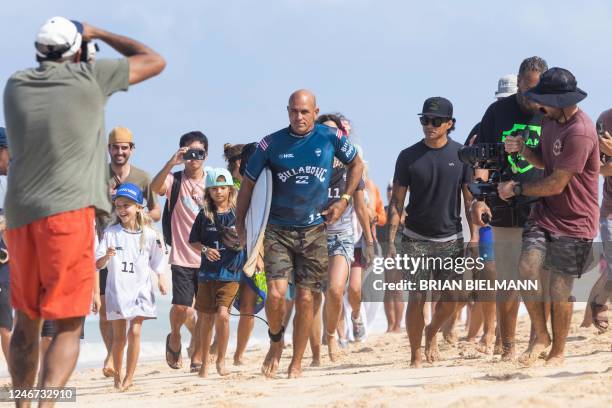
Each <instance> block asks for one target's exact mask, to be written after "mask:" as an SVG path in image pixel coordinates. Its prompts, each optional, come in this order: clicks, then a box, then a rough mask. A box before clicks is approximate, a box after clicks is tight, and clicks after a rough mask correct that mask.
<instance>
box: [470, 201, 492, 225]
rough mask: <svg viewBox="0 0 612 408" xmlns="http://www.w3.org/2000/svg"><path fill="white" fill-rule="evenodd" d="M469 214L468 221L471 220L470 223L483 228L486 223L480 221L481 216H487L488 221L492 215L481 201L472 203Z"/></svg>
mask: <svg viewBox="0 0 612 408" xmlns="http://www.w3.org/2000/svg"><path fill="white" fill-rule="evenodd" d="M470 213H471V217H470V219H471V220H472V223H475V224H476V225H478V226H479V227H484V226H485V225H487V223H485V222H484V221H483V219H482V218H483V217H482V216H483V215H484V214H487V215H488V216H489V219H491V218H493V215H492V214H491V209H490V208H489V206H488V205H487V203H485V202H484V201H481V200H474V201H472V205H471V209H470Z"/></svg>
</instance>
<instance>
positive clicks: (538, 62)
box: [518, 56, 548, 76]
mask: <svg viewBox="0 0 612 408" xmlns="http://www.w3.org/2000/svg"><path fill="white" fill-rule="evenodd" d="M547 70H548V64H547V63H546V61H545V60H544V59H543V58H540V57H535V56H534V57H529V58H525V59H524V60H523V62H521V66H520V67H519V71H518V74H519V76H523V75H525V74H526V73H527V72H528V71H535V72H539V73H540V74H541V73H542V72H544V71H547Z"/></svg>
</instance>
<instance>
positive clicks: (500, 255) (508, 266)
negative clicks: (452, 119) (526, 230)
mask: <svg viewBox="0 0 612 408" xmlns="http://www.w3.org/2000/svg"><path fill="white" fill-rule="evenodd" d="M547 69H548V67H547V65H546V61H544V60H543V59H542V58H539V57H530V58H527V59H525V60H523V62H522V63H521V65H520V67H519V73H518V77H517V85H518V90H517V93H516V94H514V95H511V96H508V97H506V98H503V99H500V100H498V101H496V102H493V103H492V104H491V105H490V106H489V108H488V109H487V111H486V112H485V114H484V116H483V118H482V122H481V126H480V134H479V135H478V137H477V139H476V141H475V143H501V142H503V141H504V140H505V139H506V137H507V136H509V135H514V134H523V132H524V131H525V129H526V128H527V129H528V131H529V139H528V142H527V143H528V144H529V145H532V146H537V145H538V143H539V138H540V132H541V123H542V115H541V114H540V113H539V112H538V110H537V108H536V107H535V105H534V104H533V103H531V102H529V101H528V100H527V99H526V98H525V96H524V94H525V92H526V91H527V90H529V89H530V88H532V87H534V86H535V85H536V84H537V83H538V81H539V78H540V75H541V74H542V72H544V71H546V70H547ZM507 160H508V162H509V163H510V165H511V166H512V173H511V178H512V180H519V181H522V182H525V181H532V180H537V179H539V178H541V177H542V172H541V171H540V170H538V169H536V168H535V167H534V166H533V165H531V164H530V163H528V162H527V161H526V160H525V159H524V158H523V157H521V156H518V157H515V158H512V157H508V158H507ZM475 177H476V178H481V179H482V180H485V181H486V180H488V179H489V172H488V171H487V170H476V172H475ZM530 201H533V200H531V199H527V198H525V197H523V198H521V199H520V200H518V202H517V203H516V204H517V205H516V206H510V205H508V204H507V203H506V202H504V201H503V200H501V199H499V198H497V197H493V198H492V199H491V201H490V202H488V203H487V202H485V201H483V200H475V201H473V203H472V216H471V219H472V222H475V223H477V224H478V225H479V226H484V225H486V224H487V223H485V222H484V220H483V215H484V214H486V215H487V216H488V217H489V219H490V220H491V221H490V224H491V225H492V227H493V241H494V247H493V249H494V254H493V256H494V258H493V261H492V262H487V265H486V268H485V269H484V271H483V274H484V275H485V276H482V278H486V279H496V278H497V279H513V278H516V277H517V274H518V260H519V257H520V243H521V242H522V232H523V225H524V223H525V221H526V219H527V217H528V216H529V212H530V210H531V206H532V204H530ZM489 296H490V294H489ZM487 300H488V301H487ZM479 301H482V302H483V303H482V306H483V316H484V322H485V327H486V331H485V333H484V335H483V340H484V341H483V342H481V346H480V347H479V349H480V350H481V351H485V352H489V351H490V350H491V349H492V343H493V342H494V339H495V334H494V330H495V325H494V324H493V322H494V319H495V314H496V312H495V306H496V305H495V304H493V302H492V300H491V299H487V298H483V297H481V299H479ZM518 309H519V298H518V293H516V292H503V293H498V296H497V317H498V319H497V320H498V322H497V323H498V327H499V332H500V336H501V343H502V350H501V352H502V360H504V361H509V360H512V359H514V357H515V353H516V351H515V333H516V320H517V316H518Z"/></svg>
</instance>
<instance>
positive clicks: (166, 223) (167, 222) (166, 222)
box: [162, 171, 183, 246]
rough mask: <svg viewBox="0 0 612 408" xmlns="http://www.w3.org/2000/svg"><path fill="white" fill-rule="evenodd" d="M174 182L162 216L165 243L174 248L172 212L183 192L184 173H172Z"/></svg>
mask: <svg viewBox="0 0 612 408" xmlns="http://www.w3.org/2000/svg"><path fill="white" fill-rule="evenodd" d="M172 175H173V176H174V180H173V181H172V188H171V189H170V197H168V199H167V200H166V205H164V213H163V214H162V231H163V235H164V241H165V242H166V245H170V246H172V226H171V225H172V212H173V211H174V206H175V205H176V201H177V200H178V196H179V192H180V191H181V178H182V175H183V172H182V171H176V172H174V173H172Z"/></svg>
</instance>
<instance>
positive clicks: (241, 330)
mask: <svg viewBox="0 0 612 408" xmlns="http://www.w3.org/2000/svg"><path fill="white" fill-rule="evenodd" d="M94 39H97V40H100V41H104V42H105V43H107V44H108V45H110V46H111V47H112V48H114V49H115V50H116V51H117V52H119V53H120V54H122V55H123V56H124V58H120V59H114V60H111V59H97V60H96V59H95V55H92V54H89V55H84V50H85V49H87V47H86V46H87V43H88V42H90V41H92V40H94ZM36 55H37V61H38V62H39V63H40V65H39V66H38V67H37V68H34V69H26V70H23V71H19V72H17V73H16V74H14V75H13V76H12V77H11V78H10V79H9V80H8V82H7V84H6V87H5V91H4V117H5V122H6V134H5V133H4V131H3V132H2V133H0V173H2V174H8V186H7V192H6V200H5V204H4V207H5V211H6V216H5V217H6V218H5V222H4V219H3V222H2V223H0V231H1V235H0V238H1V239H0V339H1V340H2V348H3V351H4V354H5V356H6V357H7V361H8V366H9V371H10V374H11V378H12V382H13V387H15V388H18V389H21V388H32V387H34V386H35V384H37V386H38V387H45V388H48V387H62V386H64V385H65V384H66V383H67V382H68V380H69V378H70V375H71V373H72V371H73V370H74V367H75V365H76V362H77V358H78V353H79V341H80V338H82V336H83V322H84V318H85V316H86V315H88V314H89V312H90V310H93V311H94V312H96V313H99V315H100V332H101V335H102V338H103V340H104V344H105V346H106V351H107V355H106V358H105V360H104V362H103V373H104V375H105V376H106V377H110V378H112V379H113V381H114V386H115V387H116V388H117V389H119V390H126V389H129V388H130V387H131V386H132V384H133V382H134V375H135V372H136V368H137V362H138V356H139V349H140V336H141V331H142V324H143V322H144V321H145V320H147V319H151V318H156V317H157V313H156V310H155V286H157V289H158V290H159V292H160V293H161V294H162V295H165V294H166V293H167V292H169V291H170V289H169V282H168V279H167V277H166V269H167V265H168V264H169V265H170V268H169V269H170V275H171V287H172V289H171V291H172V307H171V310H170V315H169V327H170V329H169V333H168V335H167V337H166V345H165V351H166V353H165V358H166V362H167V364H168V366H169V367H170V368H172V369H181V368H182V367H183V365H182V364H183V351H182V339H181V328H182V326H185V327H186V328H187V329H188V331H189V332H190V334H191V338H190V343H189V344H190V345H189V347H188V349H187V350H186V355H187V357H188V358H189V360H190V367H189V371H190V372H192V373H197V374H198V375H199V376H200V377H207V376H208V372H209V368H210V366H211V365H212V363H213V362H214V363H215V368H216V372H217V373H218V374H219V375H221V376H225V375H227V374H228V373H229V370H228V369H227V368H226V366H225V359H226V357H225V356H226V352H227V348H228V342H229V337H230V336H229V330H230V326H229V321H230V313H231V310H232V308H236V309H238V310H239V311H240V320H239V323H238V331H237V344H236V351H235V354H234V356H233V363H234V365H241V364H243V355H244V352H245V349H246V347H247V344H248V341H249V337H250V336H251V333H252V331H253V326H254V324H255V322H254V318H255V314H257V313H258V312H259V311H260V310H261V309H262V308H265V318H266V320H267V324H268V326H269V329H268V334H269V339H270V347H269V350H268V353H267V355H266V357H265V360H264V361H263V364H262V373H263V374H264V375H265V376H268V377H274V376H276V374H277V372H278V370H279V364H280V360H281V355H282V353H283V351H284V349H285V343H284V341H285V337H284V332H285V328H286V326H287V325H288V324H289V323H290V321H291V316H292V310H291V309H292V306H295V316H294V317H293V322H292V324H293V339H292V342H291V344H292V358H291V362H290V364H289V367H288V376H289V378H296V377H299V376H300V375H301V374H302V370H303V368H302V367H303V362H302V360H303V356H304V353H305V350H306V348H307V346H308V343H310V347H311V349H312V355H313V357H312V365H314V366H316V365H320V364H321V350H320V348H321V345H322V344H323V345H327V348H328V355H329V359H330V360H331V362H332V363H333V362H336V361H337V360H338V357H339V356H340V355H341V354H342V352H343V351H342V349H343V348H345V347H346V346H347V344H348V339H349V338H350V339H351V340H354V341H357V342H359V341H363V340H364V339H365V337H366V331H367V329H366V325H365V323H364V318H363V313H362V282H363V280H364V275H365V274H366V272H367V270H368V268H369V267H370V265H371V264H372V263H373V261H374V259H375V257H380V256H384V257H387V258H395V257H396V255H397V254H406V255H408V256H414V257H420V256H431V257H442V258H450V259H456V258H460V257H464V256H467V255H469V256H479V255H480V256H483V254H485V253H486V254H487V256H486V263H485V268H484V269H483V270H481V271H474V272H473V273H474V275H475V276H476V277H477V278H479V279H485V280H496V279H497V280H499V279H506V280H508V279H519V278H523V279H532V280H538V281H540V282H541V283H542V284H541V285H539V286H538V289H537V290H536V291H535V292H534V291H524V292H521V293H519V292H518V291H498V293H495V292H492V293H491V292H490V291H478V292H476V293H472V294H468V293H465V292H463V291H451V290H439V291H433V292H432V293H430V292H428V291H426V290H413V291H410V293H409V296H408V302H407V308H406V303H405V295H406V293H403V292H399V291H392V290H387V291H386V292H385V297H384V302H385V314H386V317H387V322H388V331H389V332H399V331H401V326H402V321H403V320H405V325H406V329H407V333H408V337H409V343H410V349H411V354H410V359H411V365H412V366H413V367H416V368H418V367H421V366H422V361H423V359H425V360H426V361H427V362H429V363H434V362H435V361H436V360H438V359H439V353H438V350H437V342H438V340H437V333H438V332H439V331H440V330H442V331H444V332H445V338H452V335H450V334H449V333H452V332H453V327H454V325H455V323H456V320H457V316H458V314H459V313H460V311H461V309H462V307H463V306H465V305H466V304H467V305H469V309H470V313H469V314H470V331H469V334H468V337H469V338H471V339H474V338H475V337H476V335H477V333H478V331H479V329H480V326H482V327H483V336H482V338H481V340H480V342H479V344H478V350H479V351H481V352H482V353H485V354H489V355H492V354H494V353H497V354H501V355H502V360H505V361H512V360H515V359H517V350H516V346H515V334H516V333H515V332H516V323H517V315H518V309H519V303H520V300H521V299H522V301H523V302H524V304H525V306H526V308H527V310H528V313H529V317H530V319H531V324H532V338H531V341H530V344H529V347H528V348H527V350H526V351H525V352H524V353H523V354H521V356H520V357H519V358H518V360H519V361H520V362H521V363H522V364H525V365H531V364H533V363H534V362H535V361H536V360H537V359H538V358H539V357H540V356H541V355H542V354H543V353H544V355H545V358H546V360H547V362H548V363H549V364H553V363H554V364H559V363H562V361H563V358H564V346H565V341H566V338H567V335H568V331H569V326H570V322H571V317H572V298H571V293H572V286H573V282H574V280H575V279H576V278H580V276H581V275H582V274H583V273H584V272H585V270H586V268H587V266H588V264H589V256H590V254H591V249H592V245H593V240H594V239H595V237H596V236H597V233H598V231H601V237H602V240H603V241H604V253H605V257H606V261H607V264H608V265H612V250H611V249H610V248H609V245H610V244H609V242H610V241H611V240H612V239H611V238H610V231H611V229H610V226H609V225H610V222H609V221H608V220H609V219H611V218H612V215H611V214H612V210H611V208H612V203H611V202H610V200H611V197H612V184H610V182H609V179H610V176H612V170H611V169H612V164H611V163H612V162H609V161H608V158H609V157H612V136H611V135H610V133H611V132H612V111H610V110H608V111H605V112H604V113H602V114H601V116H600V118H599V120H598V124H601V125H599V128H600V129H599V135H598V131H597V129H596V126H595V124H594V123H593V121H592V120H591V119H590V118H589V116H588V115H587V114H586V113H585V112H584V111H583V110H581V109H580V108H579V107H578V103H579V102H580V101H582V100H583V99H584V98H585V97H586V93H585V92H584V91H582V90H581V89H580V88H578V87H577V81H576V79H575V78H574V76H573V75H572V73H571V72H570V71H568V70H566V69H562V68H550V69H549V68H548V65H547V63H546V61H545V60H544V59H542V58H539V57H531V58H527V59H525V60H524V61H522V63H521V64H520V67H519V70H518V75H517V76H513V75H508V76H504V77H502V79H500V83H499V90H498V92H496V98H497V100H496V101H495V102H493V103H492V104H491V105H490V106H489V107H488V109H487V110H486V112H485V113H484V115H483V117H482V121H481V122H480V123H479V124H477V125H476V126H474V129H473V130H472V131H471V132H470V134H469V135H468V138H467V140H466V141H465V145H467V146H476V147H477V146H484V144H490V145H491V144H503V146H504V149H505V151H504V152H503V153H502V157H504V160H506V161H507V162H508V163H509V164H510V166H511V169H512V171H511V172H510V177H509V179H503V180H501V181H499V182H496V183H494V184H491V185H493V186H494V187H495V191H494V192H492V193H491V194H488V195H486V197H485V196H484V195H479V194H477V193H476V192H475V191H474V190H473V189H471V188H470V186H471V185H473V184H474V181H478V182H479V183H487V181H489V180H491V181H495V177H496V176H495V175H494V174H493V173H494V171H492V170H491V168H486V167H485V168H476V169H473V167H471V166H470V165H468V164H467V163H465V162H463V161H461V160H460V157H459V151H460V150H461V149H462V148H463V147H464V144H463V143H458V142H457V141H455V140H453V139H452V138H451V137H450V134H451V133H452V132H453V131H454V129H455V122H456V119H455V118H454V116H453V105H452V103H451V102H450V101H449V100H448V99H447V98H443V97H431V98H428V99H427V100H425V101H424V103H423V108H422V111H421V112H420V113H419V120H420V123H421V125H422V129H423V138H422V140H420V141H418V142H417V143H415V144H413V145H412V146H409V147H407V148H406V149H404V150H403V151H401V153H400V154H399V156H398V157H397V161H396V166H395V173H394V175H393V179H392V181H391V182H390V183H389V185H388V186H387V198H388V200H389V205H388V206H387V207H384V206H383V201H382V199H381V194H380V192H379V190H378V188H377V187H376V186H375V185H374V183H373V181H372V180H371V179H370V178H369V177H368V171H367V166H368V164H367V163H366V162H365V161H364V159H363V157H364V154H363V151H362V150H361V148H360V147H359V146H358V145H357V144H355V143H354V139H353V137H352V134H351V131H352V128H351V123H350V121H349V120H348V119H347V118H346V117H345V116H343V115H342V114H339V113H328V114H320V112H319V108H318V105H317V101H316V97H315V95H314V94H313V93H312V92H311V91H308V90H303V89H302V90H297V91H295V92H293V93H292V94H291V95H290V97H289V102H288V105H287V113H288V119H289V126H287V127H284V128H282V129H280V130H278V131H276V132H274V133H271V134H269V135H268V136H266V137H264V138H262V139H261V140H259V141H258V142H252V143H249V144H240V145H234V144H225V145H224V152H225V159H226V161H227V168H211V167H205V162H206V160H207V158H208V151H209V140H208V138H207V137H206V136H205V134H204V133H203V132H201V131H191V132H188V133H185V134H184V135H182V136H181V137H180V140H179V143H178V144H179V149H178V150H177V151H176V152H175V153H173V154H172V155H171V157H170V158H169V160H168V161H167V162H166V163H165V164H164V165H163V166H161V168H160V170H159V172H158V173H157V174H156V175H155V176H154V177H152V178H151V177H150V176H149V175H148V174H147V173H146V172H145V171H143V170H141V169H138V168H137V167H135V166H133V165H132V164H130V162H129V160H130V157H131V155H132V154H133V152H134V149H135V138H134V135H133V134H132V132H131V131H130V130H129V129H128V128H126V127H121V126H120V127H115V128H113V129H112V130H111V131H110V133H109V134H108V135H107V134H106V132H105V131H104V127H103V125H102V124H103V123H104V106H105V104H106V102H107V100H108V98H109V97H110V95H112V94H113V93H115V92H117V91H121V90H126V89H127V88H128V87H129V86H131V85H134V84H137V83H140V82H143V81H146V80H147V79H149V78H151V77H153V76H155V75H158V74H159V73H161V72H162V71H163V69H164V66H165V61H164V59H163V58H162V57H161V56H160V55H159V54H157V53H156V52H155V51H153V50H151V49H150V48H148V47H147V46H145V45H143V44H141V43H139V42H137V41H135V40H133V39H130V38H127V37H124V36H120V35H117V34H113V33H110V32H107V31H105V30H102V29H100V28H97V27H94V26H91V25H88V24H84V23H79V22H75V21H70V20H67V19H65V18H62V17H54V18H52V19H50V20H49V21H47V22H46V23H45V24H44V25H43V27H41V29H40V31H39V33H38V35H37V39H36ZM58 100H59V101H63V103H61V104H58V103H57V101H58ZM31 146H37V151H40V150H42V151H45V152H47V154H45V155H42V156H41V155H39V154H37V152H35V151H32V149H31ZM600 149H601V153H602V155H601V156H600ZM75 152H78V154H76V153H75ZM106 153H108V155H109V157H110V163H109V164H108V163H107V159H106ZM9 156H10V165H9ZM177 166H182V167H178V168H177ZM9 167H10V169H9ZM265 168H268V169H270V170H271V172H272V176H273V197H272V201H271V209H270V214H269V220H268V224H267V226H266V230H265V236H264V239H263V245H262V247H261V248H260V251H259V252H258V253H257V255H258V257H259V259H258V262H257V267H256V271H255V273H254V274H253V275H252V276H247V275H245V273H244V272H243V266H244V264H245V261H246V259H247V255H251V254H247V253H246V249H245V240H246V234H245V228H246V226H245V218H246V214H247V211H248V209H249V206H250V204H251V199H252V194H253V190H254V187H255V184H256V182H257V180H258V178H259V176H260V175H261V174H262V172H263V171H264V169H265ZM75 174H79V176H78V177H75V176H74V175H75ZM600 174H601V175H603V176H604V177H605V180H606V182H605V188H604V201H603V204H602V206H601V210H600V209H599V202H598V179H599V175H600ZM159 197H164V198H165V201H164V204H163V208H162V206H161V205H160V203H159ZM406 201H407V204H406ZM404 206H405V208H404ZM462 206H463V207H464V209H465V214H464V218H462V216H461V208H462ZM160 220H161V224H162V228H161V231H158V230H156V228H155V222H157V221H160ZM462 220H465V221H466V222H467V224H468V225H469V233H468V236H469V242H464V231H463V227H462ZM598 220H601V221H600V224H598ZM400 226H401V227H402V230H401V232H400V233H398V229H399V228H400ZM489 227H492V243H493V244H492V245H488V246H487V245H486V244H484V243H483V240H482V239H481V238H482V235H483V234H484V233H485V232H484V231H485V228H489ZM486 231H489V230H486ZM9 254H10V257H9ZM466 254H467V255H466ZM9 267H10V272H9ZM603 270H604V273H603V274H602V277H601V279H600V284H599V285H597V286H596V287H597V290H594V293H592V296H591V300H590V304H589V311H590V312H592V316H591V317H592V320H593V322H594V323H595V325H596V326H597V327H598V328H600V329H601V330H605V329H607V313H606V311H607V306H606V303H607V301H608V298H609V295H610V291H611V290H612V285H611V282H612V273H611V272H610V271H611V269H610V268H609V267H606V268H604V269H603ZM151 272H154V274H155V275H156V277H154V276H152V274H151ZM431 279H435V280H438V281H449V280H461V279H464V275H463V274H460V273H457V272H456V271H454V270H452V269H445V268H434V269H433V270H430V269H427V268H421V269H419V270H417V271H413V272H412V273H407V272H406V271H402V270H398V269H397V268H391V269H389V270H387V271H386V273H385V280H386V281H387V282H399V281H401V280H406V281H411V282H415V283H418V282H420V281H427V280H431ZM9 282H10V284H9ZM9 293H10V295H9ZM9 298H10V302H9ZM345 298H346V299H347V301H346V302H345V301H344V299H345ZM11 305H12V308H14V315H15V321H14V322H13V312H12V311H11ZM405 309H406V310H405ZM430 311H431V316H429V314H430ZM345 316H347V317H346V318H345ZM404 316H405V317H404ZM548 321H550V322H551V323H552V333H549V331H548V326H547V322H548ZM44 326H49V327H51V329H49V330H51V332H49V331H47V335H46V336H45V335H44V333H43V337H47V338H48V342H47V344H46V345H45V346H44V348H45V350H44V352H41V348H42V347H43V346H42V345H43V343H42V342H41V340H40V338H41V330H43V327H44ZM11 332H12V334H11ZM423 335H425V341H424V349H423V347H422V345H423ZM9 339H10V340H9ZM9 341H10V346H9ZM126 346H127V352H125V348H126ZM124 354H126V364H125V369H123V359H124ZM39 358H40V369H39V368H38V367H39ZM37 376H38V379H37ZM24 403H25V402H24Z"/></svg>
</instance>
